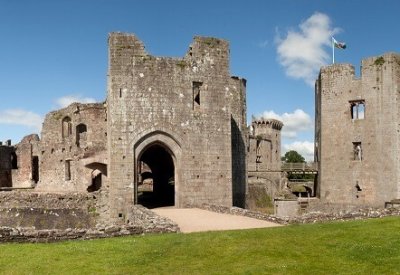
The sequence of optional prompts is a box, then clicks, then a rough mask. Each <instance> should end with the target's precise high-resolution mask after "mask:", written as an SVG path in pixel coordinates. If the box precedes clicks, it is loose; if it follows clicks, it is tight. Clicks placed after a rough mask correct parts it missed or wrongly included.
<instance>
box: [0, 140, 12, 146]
mask: <svg viewBox="0 0 400 275" xmlns="http://www.w3.org/2000/svg"><path fill="white" fill-rule="evenodd" d="M0 146H3V147H11V139H8V140H6V141H5V142H4V143H3V141H0Z"/></svg>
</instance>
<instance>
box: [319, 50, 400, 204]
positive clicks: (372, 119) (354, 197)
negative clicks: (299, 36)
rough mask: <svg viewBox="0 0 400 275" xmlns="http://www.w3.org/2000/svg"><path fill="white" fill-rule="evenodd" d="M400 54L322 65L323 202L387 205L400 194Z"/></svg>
mask: <svg viewBox="0 0 400 275" xmlns="http://www.w3.org/2000/svg"><path fill="white" fill-rule="evenodd" d="M399 83H400V56H399V55H398V54H385V55H383V56H381V57H374V58H368V59H365V60H363V62H362V68H361V78H356V77H355V72H354V67H353V66H351V65H347V64H334V65H331V66H328V67H324V68H322V69H321V72H320V76H319V79H318V80H317V82H316V130H315V135H316V139H315V140H316V148H315V152H316V160H317V161H318V162H319V178H318V182H319V183H320V186H319V189H318V191H317V192H318V193H319V196H320V198H321V200H322V201H325V202H336V203H346V204H351V205H354V204H361V205H375V206H381V207H382V206H383V205H384V202H386V201H390V200H392V199H396V198H399V187H400V186H399V182H400V170H399V166H400V162H399V160H398V154H399V149H400V148H399V145H400V143H399V138H400V135H399V131H400V128H399V125H400V124H399V121H400V118H399V112H398V110H399V106H400V105H399V92H400V90H399Z"/></svg>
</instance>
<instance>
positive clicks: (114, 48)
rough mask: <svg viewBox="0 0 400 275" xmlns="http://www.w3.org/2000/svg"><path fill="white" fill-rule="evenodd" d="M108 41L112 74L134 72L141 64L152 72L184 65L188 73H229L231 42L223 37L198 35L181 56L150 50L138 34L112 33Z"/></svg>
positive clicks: (181, 70) (174, 68)
mask: <svg viewBox="0 0 400 275" xmlns="http://www.w3.org/2000/svg"><path fill="white" fill-rule="evenodd" d="M108 44H109V58H110V62H109V64H110V67H109V74H119V75H121V74H122V75H132V71H133V70H137V69H139V68H140V70H144V69H145V70H148V71H149V72H151V74H153V73H156V71H157V70H160V71H163V72H164V73H165V72H166V71H169V72H172V71H174V70H176V69H180V72H185V73H189V72H191V73H195V74H203V75H221V76H224V77H225V76H229V43H228V41H226V40H223V39H218V38H214V37H202V36H195V37H194V38H193V42H192V43H191V45H190V46H189V49H188V51H187V52H186V54H185V55H184V56H183V57H181V58H172V57H156V56H153V55H151V54H149V53H147V52H146V50H145V46H144V44H143V42H142V41H141V40H140V39H139V38H137V37H136V36H135V35H134V34H127V33H120V32H115V33H110V34H109V38H108ZM132 59H133V62H132ZM142 73H143V72H142Z"/></svg>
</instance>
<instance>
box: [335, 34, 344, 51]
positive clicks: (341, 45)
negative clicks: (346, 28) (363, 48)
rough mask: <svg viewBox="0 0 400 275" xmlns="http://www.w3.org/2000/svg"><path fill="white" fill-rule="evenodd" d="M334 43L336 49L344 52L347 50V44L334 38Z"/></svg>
mask: <svg viewBox="0 0 400 275" xmlns="http://www.w3.org/2000/svg"><path fill="white" fill-rule="evenodd" d="M332 42H333V45H334V46H335V48H338V49H342V50H344V49H346V43H344V42H338V41H337V40H336V39H335V38H334V37H332Z"/></svg>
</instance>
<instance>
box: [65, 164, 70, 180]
mask: <svg viewBox="0 0 400 275" xmlns="http://www.w3.org/2000/svg"><path fill="white" fill-rule="evenodd" d="M65 180H71V161H70V160H66V161H65Z"/></svg>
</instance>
